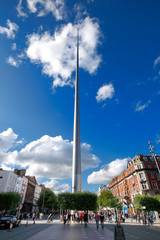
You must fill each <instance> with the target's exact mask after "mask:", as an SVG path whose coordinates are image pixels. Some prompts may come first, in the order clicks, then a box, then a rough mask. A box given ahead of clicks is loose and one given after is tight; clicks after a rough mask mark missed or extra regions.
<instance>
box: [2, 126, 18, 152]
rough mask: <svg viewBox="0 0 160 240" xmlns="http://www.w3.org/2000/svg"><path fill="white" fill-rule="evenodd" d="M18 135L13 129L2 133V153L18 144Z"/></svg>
mask: <svg viewBox="0 0 160 240" xmlns="http://www.w3.org/2000/svg"><path fill="white" fill-rule="evenodd" d="M17 138H18V135H17V134H15V133H14V132H13V130H12V128H8V129H7V130H6V131H3V132H2V133H0V151H8V150H9V149H10V148H12V147H13V146H14V145H15V144H16V140H17Z"/></svg>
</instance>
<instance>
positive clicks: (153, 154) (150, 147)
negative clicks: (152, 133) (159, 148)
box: [148, 141, 160, 173]
mask: <svg viewBox="0 0 160 240" xmlns="http://www.w3.org/2000/svg"><path fill="white" fill-rule="evenodd" d="M148 144H149V150H150V153H152V156H153V158H154V161H155V163H156V165H157V168H158V172H159V173H160V169H159V166H158V162H157V159H156V155H155V153H154V151H153V148H154V146H152V145H151V142H150V141H148Z"/></svg>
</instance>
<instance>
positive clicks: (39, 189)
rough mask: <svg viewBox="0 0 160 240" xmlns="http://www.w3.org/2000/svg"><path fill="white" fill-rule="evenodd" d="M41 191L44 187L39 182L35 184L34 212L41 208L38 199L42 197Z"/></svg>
mask: <svg viewBox="0 0 160 240" xmlns="http://www.w3.org/2000/svg"><path fill="white" fill-rule="evenodd" d="M41 192H42V187H41V186H40V185H38V184H37V185H36V186H35V191H34V198H33V208H32V212H38V210H39V208H38V206H37V201H38V199H39V197H40V194H41Z"/></svg>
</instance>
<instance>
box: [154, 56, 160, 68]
mask: <svg viewBox="0 0 160 240" xmlns="http://www.w3.org/2000/svg"><path fill="white" fill-rule="evenodd" d="M158 64H160V56H159V57H157V58H156V59H155V60H154V64H153V66H154V68H155V67H156V66H157V65H158Z"/></svg>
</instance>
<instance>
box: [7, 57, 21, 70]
mask: <svg viewBox="0 0 160 240" xmlns="http://www.w3.org/2000/svg"><path fill="white" fill-rule="evenodd" d="M21 62H22V61H21V60H20V59H17V60H16V59H14V58H13V57H11V56H9V58H8V59H7V63H8V64H10V65H11V66H13V67H17V68H18V67H19V65H20V64H21Z"/></svg>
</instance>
